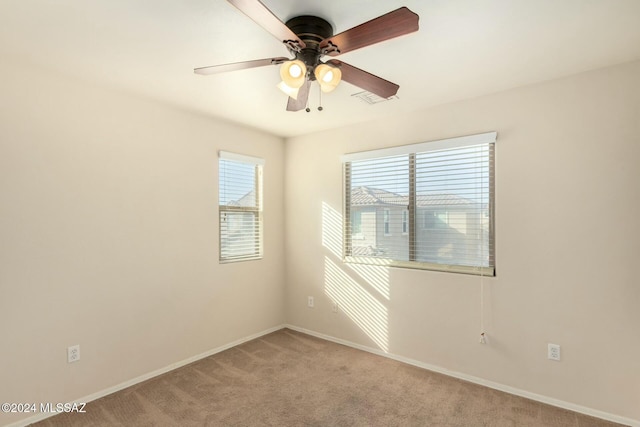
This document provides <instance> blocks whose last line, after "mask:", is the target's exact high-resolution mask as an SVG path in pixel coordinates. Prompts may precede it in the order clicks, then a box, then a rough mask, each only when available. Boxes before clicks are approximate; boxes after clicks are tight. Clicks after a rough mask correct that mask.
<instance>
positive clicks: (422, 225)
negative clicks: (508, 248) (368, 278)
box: [343, 132, 497, 275]
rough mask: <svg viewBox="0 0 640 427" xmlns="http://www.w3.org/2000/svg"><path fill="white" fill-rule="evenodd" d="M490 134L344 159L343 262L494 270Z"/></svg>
mask: <svg viewBox="0 0 640 427" xmlns="http://www.w3.org/2000/svg"><path fill="white" fill-rule="evenodd" d="M496 136H497V134H496V133H495V132H490V133H485V134H479V135H472V136H466V137H459V138H451V139H447V140H441V141H433V142H426V143H421V144H413V145H407V146H402V147H393V148H386V149H382V150H374V151H368V152H362V153H352V154H347V155H345V156H343V162H344V185H345V197H344V200H345V206H344V210H345V215H344V218H347V219H348V220H347V221H345V233H344V243H345V248H344V249H345V261H346V262H357V263H374V264H385V265H390V266H397V267H408V268H422V269H430V270H439V271H452V272H459V273H470V274H483V275H495V255H494V221H493V217H494V215H493V212H494V198H495V197H494V168H495V165H494V163H495V160H494V146H495V141H496ZM354 212H358V213H363V212H367V213H368V214H369V215H370V217H371V220H368V221H367V225H368V226H365V221H364V217H362V216H361V217H359V219H358V223H357V224H355V223H354V217H355V216H354V214H353V213H354ZM360 215H361V214H360ZM376 216H377V218H378V219H377V220H376V219H375V218H376ZM375 224H378V225H377V226H376V225H375ZM393 224H397V225H396V226H395V227H397V229H400V227H402V228H401V230H402V233H392V230H394V228H393V227H394V225H393ZM356 231H357V233H356ZM356 234H357V236H356Z"/></svg>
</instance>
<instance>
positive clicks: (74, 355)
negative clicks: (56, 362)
mask: <svg viewBox="0 0 640 427" xmlns="http://www.w3.org/2000/svg"><path fill="white" fill-rule="evenodd" d="M78 360H80V344H78V345H72V346H71V347H67V362H68V363H73V362H77V361H78Z"/></svg>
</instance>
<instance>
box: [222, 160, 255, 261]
mask: <svg viewBox="0 0 640 427" xmlns="http://www.w3.org/2000/svg"><path fill="white" fill-rule="evenodd" d="M219 157H220V158H219V162H218V165H219V171H218V177H219V203H218V204H219V216H220V218H219V220H220V262H234V261H246V260H252V259H260V258H262V167H263V165H264V160H262V159H258V158H255V157H249V156H243V155H240V154H234V153H228V152H225V151H220V153H219Z"/></svg>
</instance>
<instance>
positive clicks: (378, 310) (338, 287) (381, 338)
mask: <svg viewBox="0 0 640 427" xmlns="http://www.w3.org/2000/svg"><path fill="white" fill-rule="evenodd" d="M324 289H325V293H326V294H327V296H328V297H329V298H331V299H332V300H333V301H334V302H337V303H338V306H339V307H340V309H341V310H342V311H343V312H344V313H345V314H346V315H347V316H348V317H349V318H350V319H351V320H352V321H353V322H354V323H355V324H356V325H357V326H358V327H359V328H360V329H362V331H363V332H364V333H366V334H367V336H369V338H371V340H372V341H373V342H374V343H375V344H376V345H377V346H378V347H379V348H380V349H381V350H382V351H385V352H387V351H388V350H389V337H388V332H389V325H388V317H387V316H388V314H387V307H385V306H384V305H383V304H382V303H381V302H380V301H378V300H377V299H376V298H375V297H374V296H373V295H371V294H370V293H369V292H367V291H366V290H365V289H363V287H362V286H361V285H360V284H358V282H356V281H355V280H354V279H353V278H351V277H350V276H349V275H348V274H346V273H345V272H344V271H342V270H341V269H340V267H339V266H338V265H337V264H336V263H335V262H333V261H332V260H331V259H329V257H326V256H325V258H324Z"/></svg>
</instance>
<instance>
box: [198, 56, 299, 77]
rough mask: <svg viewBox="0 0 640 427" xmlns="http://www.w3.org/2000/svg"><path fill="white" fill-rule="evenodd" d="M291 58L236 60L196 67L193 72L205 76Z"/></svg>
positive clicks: (280, 62)
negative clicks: (228, 62) (230, 62)
mask: <svg viewBox="0 0 640 427" xmlns="http://www.w3.org/2000/svg"><path fill="white" fill-rule="evenodd" d="M288 60H289V58H284V57H279V58H265V59H255V60H253V61H244V62H234V63H233V64H222V65H212V66H210V67H200V68H194V70H193V72H194V73H196V74H202V75H204V76H206V75H209V74H217V73H226V72H227V71H236V70H245V69H247V68H256V67H264V66H265V65H278V64H282V63H283V62H285V61H288Z"/></svg>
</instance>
